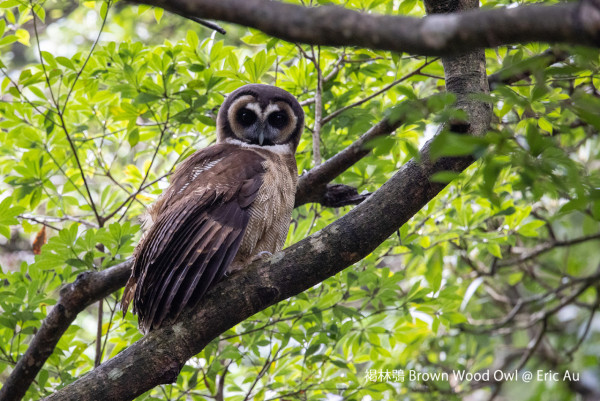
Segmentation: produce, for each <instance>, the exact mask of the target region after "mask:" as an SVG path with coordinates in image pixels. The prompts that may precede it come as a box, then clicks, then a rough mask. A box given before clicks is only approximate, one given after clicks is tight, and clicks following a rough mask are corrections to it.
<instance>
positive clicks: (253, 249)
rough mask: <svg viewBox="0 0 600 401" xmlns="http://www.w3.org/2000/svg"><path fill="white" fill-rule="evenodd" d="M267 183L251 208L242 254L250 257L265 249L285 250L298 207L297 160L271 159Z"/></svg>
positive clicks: (265, 177) (265, 163) (265, 178)
mask: <svg viewBox="0 0 600 401" xmlns="http://www.w3.org/2000/svg"><path fill="white" fill-rule="evenodd" d="M263 166H264V167H265V174H264V175H263V184H262V185H261V187H260V189H259V191H258V194H257V196H256V199H255V201H254V202H253V203H252V205H251V206H250V208H249V213H250V220H249V221H248V227H247V228H246V232H245V234H244V238H243V239H242V244H241V246H240V250H239V252H238V253H239V254H240V256H243V257H247V256H253V255H255V254H257V253H259V252H262V251H268V252H271V253H273V252H277V251H279V250H281V248H282V247H283V245H284V243H285V239H286V237H287V233H288V229H289V226H290V219H291V216H292V210H293V208H294V202H295V195H296V183H297V179H298V178H297V177H298V175H297V172H296V164H295V160H294V161H293V163H289V160H278V159H274V158H269V159H267V160H266V161H265V162H264V163H263Z"/></svg>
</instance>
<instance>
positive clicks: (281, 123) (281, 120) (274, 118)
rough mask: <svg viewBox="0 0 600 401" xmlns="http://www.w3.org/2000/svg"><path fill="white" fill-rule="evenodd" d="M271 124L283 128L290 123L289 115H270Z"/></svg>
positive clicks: (276, 113) (281, 112)
mask: <svg viewBox="0 0 600 401" xmlns="http://www.w3.org/2000/svg"><path fill="white" fill-rule="evenodd" d="M268 121H269V124H270V125H271V126H273V127H275V128H279V129H281V128H283V127H285V126H286V124H287V123H288V115H287V113H285V112H284V111H276V112H274V113H271V114H269V118H268Z"/></svg>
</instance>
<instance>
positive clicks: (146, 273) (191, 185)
mask: <svg viewBox="0 0 600 401" xmlns="http://www.w3.org/2000/svg"><path fill="white" fill-rule="evenodd" d="M263 161H264V159H263V158H262V157H261V156H260V155H258V154H256V153H254V152H252V151H248V150H243V149H239V148H229V146H228V145H214V146H211V147H210V148H207V149H205V150H202V151H199V152H197V153H195V154H194V155H192V156H190V157H189V158H188V160H186V162H184V163H183V164H182V165H181V167H180V168H179V169H178V170H177V172H176V173H175V175H174V177H173V180H172V183H171V186H170V187H169V189H168V190H167V191H166V193H165V194H164V196H163V197H161V199H159V201H157V203H156V205H155V206H154V209H153V214H154V216H153V220H154V221H153V224H152V226H151V227H150V229H149V230H148V232H147V233H146V234H145V236H144V238H143V240H142V241H141V242H140V244H139V245H138V247H137V248H136V250H135V253H134V256H135V262H134V266H133V272H132V276H131V278H130V279H129V281H128V283H127V285H126V288H125V292H124V294H123V300H122V305H123V310H124V311H126V310H127V306H128V304H129V302H130V301H131V299H133V306H134V313H136V312H137V313H138V314H139V322H140V328H141V329H142V330H143V331H145V332H147V331H149V330H151V329H155V328H158V327H160V325H161V324H162V323H163V322H165V321H169V322H170V321H173V320H175V319H176V318H177V317H178V316H179V314H180V313H181V312H182V311H183V309H184V308H185V307H186V306H194V305H195V304H196V303H197V302H198V301H199V300H200V299H201V297H202V296H203V295H204V293H205V292H206V290H207V289H208V288H209V287H210V285H211V284H214V283H216V282H217V281H218V280H220V279H221V277H222V276H223V274H224V273H225V271H226V269H227V267H228V266H229V265H230V263H231V261H232V260H233V258H234V256H235V254H236V253H237V251H238V248H239V246H240V243H241V240H242V237H243V236H244V232H245V230H246V227H247V225H248V220H249V218H250V214H249V211H248V208H249V206H250V205H251V204H252V202H253V201H254V199H255V198H256V195H257V192H258V189H259V188H260V186H261V185H262V177H263V175H264V167H263Z"/></svg>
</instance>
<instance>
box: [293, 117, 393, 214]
mask: <svg viewBox="0 0 600 401" xmlns="http://www.w3.org/2000/svg"><path fill="white" fill-rule="evenodd" d="M401 124H402V121H400V120H398V121H396V122H394V123H390V121H389V120H388V119H384V120H382V121H381V122H379V123H378V124H376V125H375V126H373V127H372V128H371V129H369V130H368V131H367V132H365V133H364V134H363V135H362V136H361V137H360V138H359V139H358V140H357V141H356V142H354V143H353V144H352V145H350V146H348V147H347V148H346V149H344V150H342V151H341V152H339V153H338V154H336V155H335V156H333V157H332V158H330V159H328V160H327V161H326V162H325V163H323V164H321V165H319V166H317V167H315V168H313V169H311V170H310V171H308V172H307V173H304V174H303V175H302V176H301V177H300V180H299V181H298V187H297V190H296V207H298V206H300V205H303V204H305V203H309V202H320V201H321V200H323V199H324V196H325V194H326V193H327V190H328V186H327V184H328V183H330V182H331V181H332V180H333V179H335V178H336V177H337V176H339V175H340V174H342V173H343V172H344V171H346V169H348V168H349V167H351V166H352V165H353V164H355V163H356V162H357V161H359V160H360V159H362V158H363V157H365V156H366V155H368V154H369V153H370V152H371V150H370V149H368V148H366V147H365V145H366V144H367V143H368V142H369V141H370V140H372V139H373V138H377V137H379V136H383V135H388V134H391V133H392V132H394V131H395V130H396V128H398V127H399V126H400V125H401ZM329 189H331V187H329ZM337 189H338V190H340V189H341V188H337ZM357 195H358V194H357ZM358 203H360V202H358Z"/></svg>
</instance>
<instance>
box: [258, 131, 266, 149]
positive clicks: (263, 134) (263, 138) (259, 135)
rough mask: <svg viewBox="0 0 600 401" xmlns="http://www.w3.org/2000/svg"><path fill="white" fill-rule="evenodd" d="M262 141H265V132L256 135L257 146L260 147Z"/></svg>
mask: <svg viewBox="0 0 600 401" xmlns="http://www.w3.org/2000/svg"><path fill="white" fill-rule="evenodd" d="M264 141H265V131H263V130H260V134H258V144H259V145H260V146H262V144H263V142H264Z"/></svg>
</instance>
